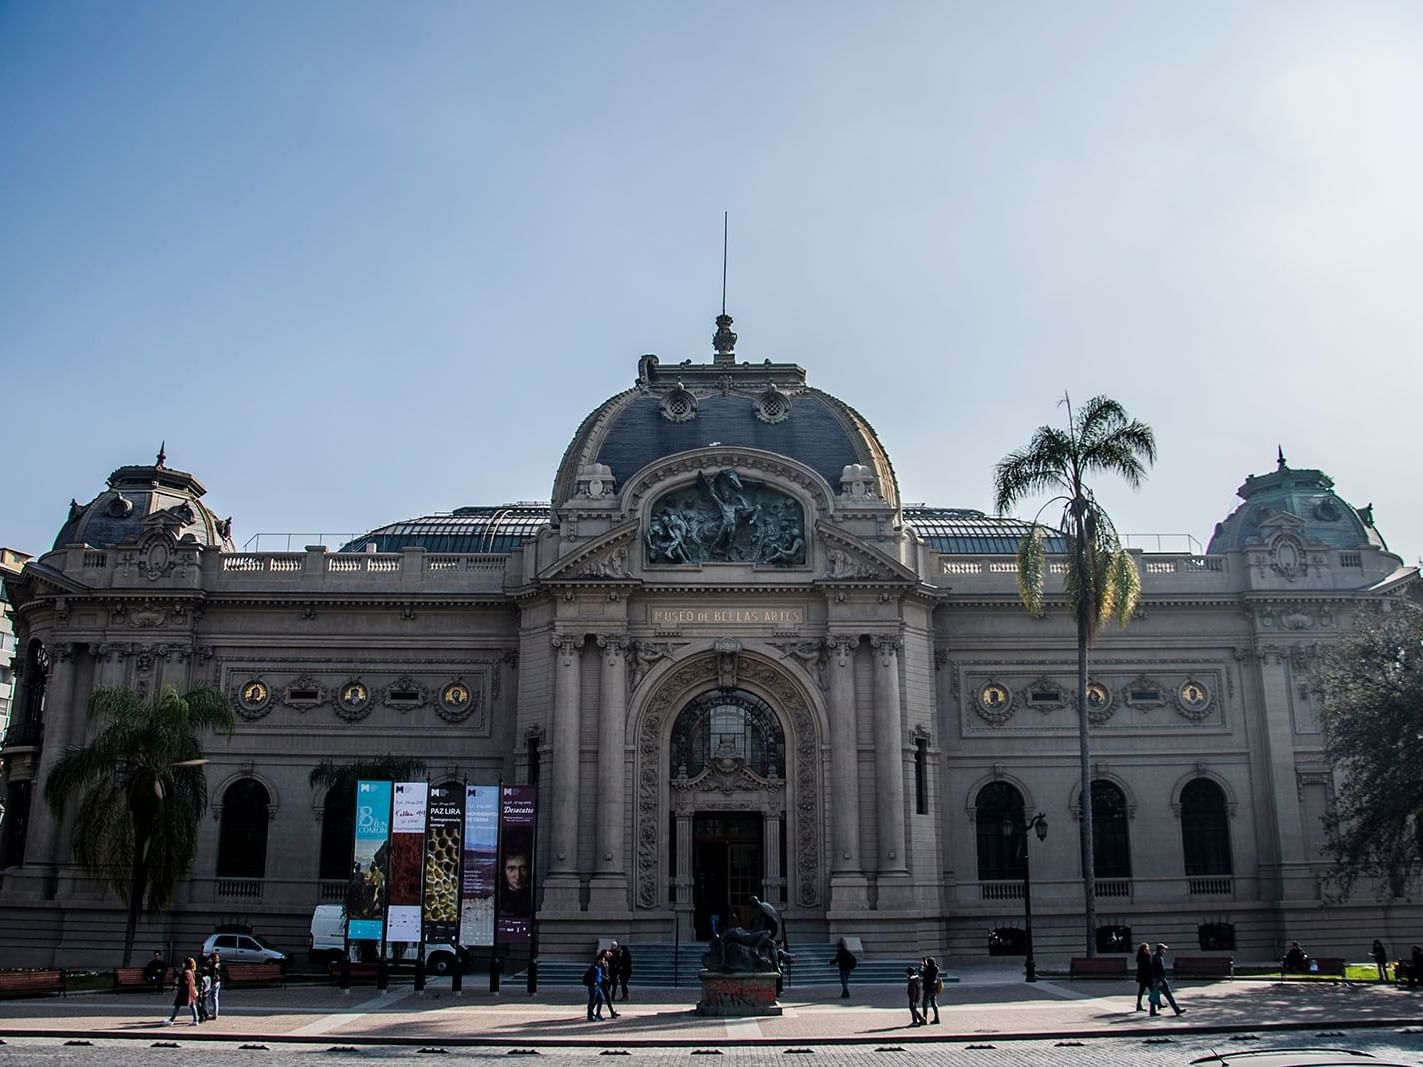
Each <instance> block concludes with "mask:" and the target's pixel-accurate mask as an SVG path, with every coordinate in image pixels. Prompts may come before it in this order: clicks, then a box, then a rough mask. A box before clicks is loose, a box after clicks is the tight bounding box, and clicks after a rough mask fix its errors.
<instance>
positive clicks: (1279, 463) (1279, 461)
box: [1275, 445, 1285, 470]
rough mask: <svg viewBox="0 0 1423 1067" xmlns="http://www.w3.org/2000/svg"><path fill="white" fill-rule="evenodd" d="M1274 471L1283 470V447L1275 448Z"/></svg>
mask: <svg viewBox="0 0 1423 1067" xmlns="http://www.w3.org/2000/svg"><path fill="white" fill-rule="evenodd" d="M1275 469H1276V470H1284V469H1285V449H1284V446H1283V445H1276V446H1275Z"/></svg>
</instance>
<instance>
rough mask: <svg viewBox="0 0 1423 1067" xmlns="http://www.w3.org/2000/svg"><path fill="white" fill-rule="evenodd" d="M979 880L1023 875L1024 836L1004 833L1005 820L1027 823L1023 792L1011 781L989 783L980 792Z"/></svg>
mask: <svg viewBox="0 0 1423 1067" xmlns="http://www.w3.org/2000/svg"><path fill="white" fill-rule="evenodd" d="M976 807H977V809H978V814H977V816H976V817H975V823H976V825H977V828H978V880H979V881H980V882H997V881H1007V880H1009V879H1016V880H1018V881H1021V880H1022V878H1023V836H1022V834H1021V833H1018V832H1017V830H1016V829H1015V831H1014V833H1013V836H1012V837H1009V836H1007V835H1006V834H1004V833H1003V820H1004V819H1005V818H1006V819H1011V820H1012V822H1013V826H1014V827H1015V828H1016V827H1020V826H1022V825H1023V794H1022V793H1020V792H1018V790H1017V789H1015V788H1014V787H1013V786H1011V785H1009V784H1008V783H1007V782H989V783H988V784H987V785H986V786H984V787H983V788H982V789H980V790H979V791H978V802H977V804H976Z"/></svg>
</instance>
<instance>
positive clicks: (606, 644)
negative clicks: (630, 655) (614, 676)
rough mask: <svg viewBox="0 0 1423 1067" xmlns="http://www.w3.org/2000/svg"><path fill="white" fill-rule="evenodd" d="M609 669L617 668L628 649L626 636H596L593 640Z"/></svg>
mask: <svg viewBox="0 0 1423 1067" xmlns="http://www.w3.org/2000/svg"><path fill="white" fill-rule="evenodd" d="M595 640H597V642H598V647H599V648H601V649H602V650H603V658H604V659H605V660H606V661H607V664H608V666H609V667H614V666H617V665H618V663H619V661H620V660H621V659H622V658H623V654H624V652H625V651H626V649H627V647H628V639H627V634H598V635H597V637H596V638H595Z"/></svg>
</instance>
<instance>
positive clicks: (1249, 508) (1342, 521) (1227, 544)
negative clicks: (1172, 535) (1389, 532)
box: [1206, 451, 1388, 555]
mask: <svg viewBox="0 0 1423 1067" xmlns="http://www.w3.org/2000/svg"><path fill="white" fill-rule="evenodd" d="M1235 492H1236V495H1237V496H1239V497H1240V498H1241V499H1242V500H1243V501H1245V502H1244V503H1243V504H1241V505H1240V506H1239V507H1238V508H1236V509H1235V510H1234V511H1232V512H1231V513H1230V515H1229V516H1228V517H1227V518H1226V520H1225V521H1224V522H1221V523H1217V524H1216V528H1215V532H1214V533H1213V534H1212V535H1211V541H1210V544H1209V545H1208V546H1207V547H1206V552H1207V553H1209V554H1210V555H1216V554H1217V553H1221V552H1230V551H1233V550H1235V549H1240V548H1244V547H1246V546H1247V545H1258V544H1262V543H1264V542H1265V541H1266V540H1267V538H1266V537H1265V536H1264V535H1263V534H1262V533H1261V530H1260V524H1261V523H1263V522H1266V521H1268V520H1269V519H1270V518H1271V517H1272V516H1275V515H1280V514H1284V515H1290V516H1292V517H1293V518H1295V519H1298V520H1299V521H1300V522H1301V523H1302V524H1303V525H1302V526H1301V527H1300V533H1301V534H1302V535H1303V536H1304V537H1305V538H1306V539H1307V540H1309V541H1313V542H1315V543H1318V544H1325V545H1331V546H1333V547H1335V548H1346V549H1347V548H1365V547H1370V546H1371V547H1374V548H1381V549H1384V550H1387V549H1388V545H1387V544H1385V543H1384V539H1383V537H1382V536H1381V535H1380V534H1379V532H1378V530H1376V529H1375V528H1374V514H1373V505H1372V504H1370V505H1369V506H1368V507H1364V508H1354V507H1351V506H1350V505H1349V504H1347V503H1346V502H1345V501H1344V500H1343V499H1342V498H1341V497H1339V496H1338V494H1336V493H1335V492H1334V480H1333V479H1332V478H1330V477H1329V476H1328V475H1327V474H1325V473H1324V472H1323V471H1319V470H1305V469H1301V470H1295V469H1294V468H1292V467H1290V466H1289V465H1288V464H1287V463H1286V462H1285V456H1284V452H1283V451H1281V452H1280V454H1279V458H1278V459H1277V460H1276V468H1275V470H1273V471H1271V472H1270V473H1269V474H1259V475H1255V474H1252V475H1251V476H1250V477H1248V478H1246V479H1245V484H1244V485H1242V486H1241V487H1240V488H1239V489H1237V490H1236V491H1235Z"/></svg>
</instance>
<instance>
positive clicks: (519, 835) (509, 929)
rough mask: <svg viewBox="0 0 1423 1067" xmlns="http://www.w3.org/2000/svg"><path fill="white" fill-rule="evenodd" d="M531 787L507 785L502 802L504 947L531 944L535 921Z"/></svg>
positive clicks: (500, 914) (501, 931) (501, 921)
mask: <svg viewBox="0 0 1423 1067" xmlns="http://www.w3.org/2000/svg"><path fill="white" fill-rule="evenodd" d="M537 792H538V791H537V790H536V789H535V788H534V787H533V786H531V785H506V786H504V788H503V790H502V791H501V797H500V802H499V871H498V878H497V882H498V886H499V892H498V896H497V908H498V934H499V943H500V944H514V945H517V944H527V943H528V941H529V928H530V925H531V924H532V923H533V918H534V797H535V795H536V794H537Z"/></svg>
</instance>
